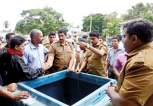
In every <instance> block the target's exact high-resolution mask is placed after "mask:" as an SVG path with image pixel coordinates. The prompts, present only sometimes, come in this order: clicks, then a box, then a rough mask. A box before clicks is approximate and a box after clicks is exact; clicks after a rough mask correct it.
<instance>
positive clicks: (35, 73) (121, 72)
mask: <svg viewBox="0 0 153 106" xmlns="http://www.w3.org/2000/svg"><path fill="white" fill-rule="evenodd" d="M123 31H124V33H123V35H115V36H113V37H112V38H111V47H109V46H108V45H105V44H104V38H103V37H101V36H100V34H99V32H98V31H96V30H93V31H91V32H90V33H89V36H87V35H84V36H83V37H82V38H78V39H77V40H76V42H74V43H72V42H68V41H67V40H66V38H67V32H66V29H64V28H61V29H59V30H58V31H57V34H58V39H59V40H58V41H57V40H56V33H55V32H52V31H51V32H49V33H48V39H49V42H48V43H46V44H43V43H42V41H43V40H44V37H43V33H42V31H41V30H39V29H33V30H31V32H30V38H31V41H30V42H29V43H28V44H26V45H25V41H26V40H25V39H24V38H23V37H22V36H16V35H15V34H14V33H8V34H7V35H6V42H7V44H6V45H5V46H4V47H1V43H0V75H1V76H0V84H1V86H6V85H8V86H7V87H6V88H3V87H0V96H1V98H2V99H3V100H7V101H8V100H9V102H7V103H10V104H14V103H17V102H12V100H19V99H22V98H28V96H29V94H28V92H26V91H22V92H19V93H17V94H13V93H11V92H13V91H15V90H16V88H17V85H16V83H18V82H21V81H26V80H32V79H35V78H37V77H40V76H42V75H47V74H51V73H55V72H58V71H62V70H67V72H72V71H73V72H75V73H76V75H77V76H78V75H79V74H80V73H81V72H84V73H87V74H93V75H97V76H101V77H106V78H111V79H115V80H117V81H118V84H117V85H112V86H109V87H108V88H107V89H106V93H107V95H108V96H109V97H110V99H111V102H112V105H114V106H153V102H152V101H153V91H152V89H153V68H152V67H153V64H152V62H153V59H152V58H151V55H152V52H153V43H152V40H153V24H152V23H150V22H148V21H146V20H132V21H129V22H127V23H126V24H125V25H124V26H123ZM89 39H90V42H89ZM0 42H1V40H0ZM123 45H124V46H123ZM5 103H6V102H5ZM1 104H2V103H0V106H1ZM3 105H4V104H3ZM5 106H6V104H5Z"/></svg>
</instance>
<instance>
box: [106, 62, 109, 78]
mask: <svg viewBox="0 0 153 106" xmlns="http://www.w3.org/2000/svg"><path fill="white" fill-rule="evenodd" d="M109 65H110V64H109V63H108V62H107V61H106V75H107V76H108V68H109Z"/></svg>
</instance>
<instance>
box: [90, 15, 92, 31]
mask: <svg viewBox="0 0 153 106" xmlns="http://www.w3.org/2000/svg"><path fill="white" fill-rule="evenodd" d="M91 27H92V14H90V32H91Z"/></svg>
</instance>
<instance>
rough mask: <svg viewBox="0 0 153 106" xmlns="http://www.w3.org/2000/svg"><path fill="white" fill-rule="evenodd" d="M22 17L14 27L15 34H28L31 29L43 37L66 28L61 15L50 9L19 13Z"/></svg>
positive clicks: (66, 24)
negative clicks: (50, 32)
mask: <svg viewBox="0 0 153 106" xmlns="http://www.w3.org/2000/svg"><path fill="white" fill-rule="evenodd" d="M21 16H22V17H23V19H22V20H20V21H19V22H18V23H17V24H16V27H15V32H18V33H22V34H28V33H29V32H30V31H31V30H32V29H40V30H41V31H42V32H43V34H44V35H47V34H48V32H49V31H55V32H56V31H57V30H58V29H59V28H67V26H68V23H66V22H65V21H64V19H63V17H62V15H61V14H60V13H58V12H56V11H55V10H53V9H52V8H51V7H45V8H43V9H30V10H23V12H22V13H21Z"/></svg>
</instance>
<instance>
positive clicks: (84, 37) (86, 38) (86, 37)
mask: <svg viewBox="0 0 153 106" xmlns="http://www.w3.org/2000/svg"><path fill="white" fill-rule="evenodd" d="M82 38H83V39H85V40H86V42H87V43H88V36H87V35H83V36H82Z"/></svg>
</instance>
